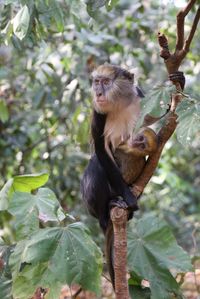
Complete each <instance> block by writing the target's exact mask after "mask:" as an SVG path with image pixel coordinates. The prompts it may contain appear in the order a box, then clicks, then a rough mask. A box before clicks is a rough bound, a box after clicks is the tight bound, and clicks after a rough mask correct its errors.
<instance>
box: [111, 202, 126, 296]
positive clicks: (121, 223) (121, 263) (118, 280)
mask: <svg viewBox="0 0 200 299" xmlns="http://www.w3.org/2000/svg"><path fill="white" fill-rule="evenodd" d="M127 215H128V212H127V210H124V209H121V208H118V207H114V208H112V210H111V212H110V216H111V220H112V223H113V231H114V265H113V266H114V272H115V293H116V299H122V298H123V299H129V291H128V282H127V236H126V223H127Z"/></svg>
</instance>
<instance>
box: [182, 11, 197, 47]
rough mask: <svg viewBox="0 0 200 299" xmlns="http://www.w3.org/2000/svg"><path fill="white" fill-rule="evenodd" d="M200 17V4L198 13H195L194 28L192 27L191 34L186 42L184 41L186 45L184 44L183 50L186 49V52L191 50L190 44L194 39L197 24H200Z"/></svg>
mask: <svg viewBox="0 0 200 299" xmlns="http://www.w3.org/2000/svg"><path fill="white" fill-rule="evenodd" d="M199 19H200V6H199V8H198V10H197V12H196V15H195V18H194V21H193V24H192V28H191V31H190V33H189V36H188V38H187V39H186V40H185V43H184V46H183V50H184V51H186V52H189V50H190V44H191V42H192V39H193V37H194V34H195V31H196V29H197V25H198V22H199Z"/></svg>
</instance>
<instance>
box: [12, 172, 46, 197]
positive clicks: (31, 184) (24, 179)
mask: <svg viewBox="0 0 200 299" xmlns="http://www.w3.org/2000/svg"><path fill="white" fill-rule="evenodd" d="M48 179H49V175H48V174H47V173H37V174H25V175H18V176H15V177H14V178H13V180H14V181H13V186H12V188H13V191H21V192H31V191H33V190H35V189H38V188H40V187H41V186H43V185H44V184H46V182H47V181H48Z"/></svg>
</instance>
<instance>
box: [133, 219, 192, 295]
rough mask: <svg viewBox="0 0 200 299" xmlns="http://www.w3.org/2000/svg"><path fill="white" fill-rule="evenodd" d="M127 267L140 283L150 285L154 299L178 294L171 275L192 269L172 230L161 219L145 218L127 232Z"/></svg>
mask: <svg viewBox="0 0 200 299" xmlns="http://www.w3.org/2000/svg"><path fill="white" fill-rule="evenodd" d="M128 264H129V269H130V271H134V272H135V273H136V274H137V276H139V277H141V279H146V280H148V281H149V283H150V287H151V293H152V297H151V298H153V299H157V298H158V299H160V298H166V299H167V298H171V297H170V296H171V295H170V293H171V292H174V293H176V294H179V286H178V284H177V282H176V280H175V279H174V277H173V276H172V274H171V273H170V270H171V269H173V270H174V271H175V270H176V271H180V272H182V271H188V270H191V269H192V265H191V262H190V258H189V256H188V255H187V254H186V253H185V252H184V251H183V249H182V248H181V247H180V246H178V245H177V243H176V240H175V238H174V236H173V234H172V232H171V230H170V228H169V226H168V225H167V224H166V223H165V222H164V221H163V220H160V219H159V218H156V217H153V216H147V217H143V218H142V219H140V220H139V221H138V223H136V224H134V222H133V221H132V222H131V224H130V228H129V231H128Z"/></svg>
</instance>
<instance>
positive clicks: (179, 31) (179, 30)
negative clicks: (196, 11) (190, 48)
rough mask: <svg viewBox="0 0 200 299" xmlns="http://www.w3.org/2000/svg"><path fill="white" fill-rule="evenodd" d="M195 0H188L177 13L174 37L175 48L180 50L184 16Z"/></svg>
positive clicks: (181, 47)
mask: <svg viewBox="0 0 200 299" xmlns="http://www.w3.org/2000/svg"><path fill="white" fill-rule="evenodd" d="M195 2H196V0H190V1H189V2H188V4H187V5H186V7H185V8H183V9H182V10H181V11H179V13H178V14H177V39H176V50H177V51H179V50H182V49H183V44H184V22H185V17H186V16H187V14H188V13H189V11H190V10H191V9H192V7H193V6H194V4H195Z"/></svg>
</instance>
